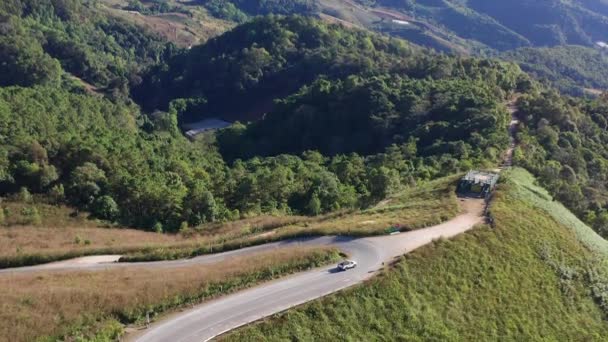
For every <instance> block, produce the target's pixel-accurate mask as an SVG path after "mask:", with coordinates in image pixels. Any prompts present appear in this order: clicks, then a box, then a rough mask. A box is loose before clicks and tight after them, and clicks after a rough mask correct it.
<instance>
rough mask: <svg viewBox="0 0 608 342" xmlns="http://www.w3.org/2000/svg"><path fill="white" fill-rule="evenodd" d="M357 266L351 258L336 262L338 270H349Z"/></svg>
mask: <svg viewBox="0 0 608 342" xmlns="http://www.w3.org/2000/svg"><path fill="white" fill-rule="evenodd" d="M355 267H357V262H356V261H353V260H344V261H342V262H341V263H339V264H338V269H339V270H340V271H346V270H350V269H351V268H355Z"/></svg>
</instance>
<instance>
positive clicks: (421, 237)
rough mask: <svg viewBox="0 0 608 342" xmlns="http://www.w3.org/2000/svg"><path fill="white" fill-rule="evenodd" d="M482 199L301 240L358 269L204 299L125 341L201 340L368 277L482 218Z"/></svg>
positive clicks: (321, 272) (291, 279) (324, 271)
mask: <svg viewBox="0 0 608 342" xmlns="http://www.w3.org/2000/svg"><path fill="white" fill-rule="evenodd" d="M483 205H484V202H483V200H477V199H466V200H462V202H461V206H462V208H463V213H462V214H461V215H459V216H457V217H455V218H454V219H452V220H450V221H448V222H445V223H443V224H440V225H437V226H434V227H429V228H425V229H419V230H415V231H411V232H406V233H400V234H396V235H390V236H379V237H370V238H360V239H352V238H340V237H321V238H316V239H308V240H305V241H300V242H289V243H303V244H307V245H332V246H336V247H338V248H340V249H341V250H343V251H344V252H346V253H348V254H349V255H350V257H351V258H352V259H354V260H356V261H357V262H358V264H359V265H358V267H357V268H355V269H353V270H349V271H346V272H338V271H337V270H336V268H335V266H328V267H324V268H320V269H315V270H312V271H308V272H304V273H299V274H297V275H293V276H290V277H287V278H282V279H279V280H276V281H273V282H270V283H267V284H264V285H261V286H258V287H255V288H252V289H248V290H245V291H242V292H238V293H235V294H233V295H228V296H225V297H222V298H219V299H217V300H214V301H210V302H206V303H204V304H201V305H199V306H197V307H195V308H193V309H191V310H186V311H184V312H182V313H179V314H175V315H172V316H170V317H168V318H166V319H165V320H161V321H160V322H158V323H155V324H153V325H152V326H151V327H150V328H149V329H147V330H144V331H140V332H137V333H134V334H132V335H130V336H127V341H137V342H152V341H172V342H191V341H192V342H201V341H207V340H210V339H212V338H214V337H216V336H218V335H220V334H222V333H224V332H227V331H229V330H232V329H234V328H237V327H239V326H242V325H245V324H247V323H251V322H254V321H256V320H259V319H261V318H263V317H266V316H269V315H272V314H275V313H278V312H281V311H284V310H286V309H289V308H291V307H293V306H296V305H299V304H302V303H305V302H308V301H310V300H313V299H317V298H319V297H323V296H325V295H327V294H330V293H333V292H336V291H339V290H341V289H344V288H346V287H349V286H352V285H355V284H358V283H361V282H363V281H364V280H366V279H369V278H370V277H372V276H373V275H374V274H375V273H376V271H378V270H380V269H381V268H382V267H383V264H384V263H387V262H390V261H391V260H394V259H395V258H396V257H399V256H401V255H403V254H405V253H408V252H410V251H412V250H414V249H416V248H419V247H421V246H424V245H426V244H428V243H430V242H432V241H433V240H436V239H439V238H441V237H444V238H450V237H453V236H455V235H458V234H460V233H463V232H465V231H467V230H469V229H471V228H473V227H474V226H475V225H476V224H478V223H481V222H483V215H482V212H483Z"/></svg>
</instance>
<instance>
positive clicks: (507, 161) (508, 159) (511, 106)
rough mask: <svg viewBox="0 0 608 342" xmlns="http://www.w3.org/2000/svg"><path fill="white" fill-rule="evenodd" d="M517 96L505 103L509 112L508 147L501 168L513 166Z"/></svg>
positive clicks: (517, 120) (517, 123)
mask: <svg viewBox="0 0 608 342" xmlns="http://www.w3.org/2000/svg"><path fill="white" fill-rule="evenodd" d="M518 98H519V97H518V96H515V97H513V99H511V100H510V101H509V102H508V103H507V109H508V110H509V113H510V114H511V122H510V123H509V148H507V150H506V151H505V153H504V156H503V161H502V165H501V169H506V168H509V167H511V166H513V152H514V151H515V147H516V140H515V134H516V133H517V126H518V125H519V119H518V118H517V111H518V109H517V100H518Z"/></svg>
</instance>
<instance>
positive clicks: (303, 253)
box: [0, 247, 340, 342]
mask: <svg viewBox="0 0 608 342" xmlns="http://www.w3.org/2000/svg"><path fill="white" fill-rule="evenodd" d="M339 258H340V255H339V253H338V251H337V250H335V249H331V248H304V247H302V248H300V247H298V248H289V249H277V250H273V251H270V252H262V253H259V254H256V255H253V256H247V257H233V258H230V259H228V260H225V261H221V262H218V263H215V264H213V265H196V266H183V267H173V268H158V269H153V268H152V269H151V268H141V269H140V268H128V269H112V270H102V271H98V272H69V273H63V272H47V273H44V272H42V273H36V274H29V273H24V274H19V273H6V274H2V275H0V291H2V293H3V295H2V310H1V311H0V340H3V341H15V342H20V341H24V342H25V341H34V340H42V341H47V340H48V341H55V340H70V341H71V340H78V341H81V340H95V341H109V340H116V339H117V338H118V337H119V336H120V335H121V334H122V332H123V329H124V326H125V325H127V324H136V325H137V324H143V323H144V322H145V318H146V315H147V314H149V316H150V317H151V319H154V318H155V317H156V316H157V315H160V314H162V313H165V312H167V311H170V310H173V309H176V308H179V307H185V306H190V305H195V304H198V303H200V302H202V301H205V300H209V299H211V298H213V297H216V296H220V295H225V294H227V293H231V292H234V291H237V290H240V289H243V288H246V287H250V286H253V285H256V284H258V283H260V282H263V281H268V280H271V279H274V278H277V277H280V276H284V275H286V274H289V273H295V272H299V271H303V270H306V269H309V268H313V267H318V266H322V265H325V264H327V263H330V262H335V261H337V260H338V259H339Z"/></svg>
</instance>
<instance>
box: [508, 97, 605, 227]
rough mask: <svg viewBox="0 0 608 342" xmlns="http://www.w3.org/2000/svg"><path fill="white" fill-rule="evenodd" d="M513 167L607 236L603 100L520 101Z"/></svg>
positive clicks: (550, 99)
mask: <svg viewBox="0 0 608 342" xmlns="http://www.w3.org/2000/svg"><path fill="white" fill-rule="evenodd" d="M519 107H520V114H519V115H520V118H521V119H522V122H523V124H524V125H522V126H521V127H520V130H519V133H518V140H519V141H520V143H521V146H520V147H519V148H518V149H517V150H516V153H515V162H516V163H517V164H519V165H522V166H524V167H526V168H528V169H529V170H531V171H533V172H534V173H536V174H537V175H538V176H539V179H540V180H541V182H542V185H543V186H545V187H546V188H547V189H549V190H550V191H551V192H552V193H553V194H554V196H555V198H556V199H557V200H559V201H560V202H562V203H564V204H565V205H566V206H567V207H568V208H570V209H571V210H572V211H573V212H574V213H576V214H577V215H578V216H579V217H581V218H582V219H583V220H585V221H586V222H587V223H588V224H589V225H591V226H592V227H594V228H595V229H596V230H597V231H598V232H599V233H600V234H601V235H602V236H604V237H608V211H607V210H606V208H607V207H608V196H607V195H606V191H607V189H608V154H607V153H606V146H607V145H608V134H607V131H606V129H607V128H608V99H607V98H606V97H600V98H598V99H594V100H589V99H580V98H564V97H561V96H560V95H559V94H558V93H557V92H555V91H543V92H537V93H532V94H530V95H526V96H523V97H522V98H520V100H519Z"/></svg>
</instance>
